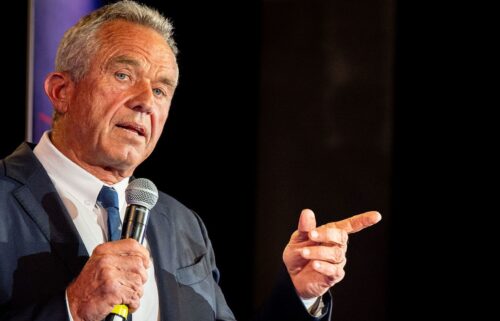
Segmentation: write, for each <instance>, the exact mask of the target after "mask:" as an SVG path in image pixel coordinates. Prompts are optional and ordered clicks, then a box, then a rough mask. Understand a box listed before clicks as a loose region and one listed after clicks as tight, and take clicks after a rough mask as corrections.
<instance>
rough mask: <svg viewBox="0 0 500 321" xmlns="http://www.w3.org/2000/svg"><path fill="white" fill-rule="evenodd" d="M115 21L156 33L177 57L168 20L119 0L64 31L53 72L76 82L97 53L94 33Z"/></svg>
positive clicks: (132, 2) (130, 2)
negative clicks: (136, 25) (68, 76)
mask: <svg viewBox="0 0 500 321" xmlns="http://www.w3.org/2000/svg"><path fill="white" fill-rule="evenodd" d="M117 19H120V20H125V21H130V22H133V23H137V24H140V25H143V26H146V27H149V28H151V29H153V30H155V31H157V32H158V33H159V34H160V35H162V36H163V38H164V39H165V40H166V42H167V43H168V45H169V46H170V48H171V49H172V51H173V52H174V54H175V55H177V53H178V49H177V45H176V44H175V40H174V38H173V29H174V27H173V25H172V23H171V22H170V20H169V19H168V18H166V17H164V16H163V15H162V14H160V13H159V12H158V11H156V10H154V9H152V8H149V7H147V6H146V5H143V4H139V3H137V2H134V1H130V0H123V1H119V2H116V3H113V4H109V5H107V6H104V7H102V8H99V9H97V10H95V11H93V12H91V13H89V14H88V15H86V16H85V17H83V18H81V19H80V20H79V21H78V22H77V23H76V24H75V25H74V26H73V27H71V28H70V29H68V31H66V33H65V34H64V36H63V38H62V40H61V42H60V44H59V48H58V49H57V55H56V61H55V67H56V71H58V72H68V73H69V74H70V75H71V78H72V79H73V80H74V81H77V82H78V81H80V80H81V79H82V78H83V77H84V75H85V73H86V72H87V71H88V69H89V64H90V59H91V58H92V56H93V55H94V54H95V53H96V52H97V50H98V49H99V46H100V43H99V40H98V39H97V36H96V35H97V31H98V30H99V29H100V28H101V27H102V26H103V25H104V24H105V23H107V22H109V21H112V20H117Z"/></svg>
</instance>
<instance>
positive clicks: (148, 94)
mask: <svg viewBox="0 0 500 321" xmlns="http://www.w3.org/2000/svg"><path fill="white" fill-rule="evenodd" d="M153 100H154V96H153V90H152V89H151V86H150V84H149V82H148V81H141V82H140V83H137V84H136V86H134V94H133V95H132V98H130V100H129V101H128V104H127V105H128V107H129V108H130V109H133V110H135V111H137V112H140V113H146V114H150V113H151V112H152V110H153Z"/></svg>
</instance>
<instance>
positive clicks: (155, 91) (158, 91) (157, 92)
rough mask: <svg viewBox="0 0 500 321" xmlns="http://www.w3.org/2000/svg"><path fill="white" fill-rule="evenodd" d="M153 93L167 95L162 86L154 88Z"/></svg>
mask: <svg viewBox="0 0 500 321" xmlns="http://www.w3.org/2000/svg"><path fill="white" fill-rule="evenodd" d="M153 94H154V95H155V96H166V94H165V92H164V91H163V90H161V89H160V88H153Z"/></svg>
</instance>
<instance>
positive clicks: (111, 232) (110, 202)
mask: <svg viewBox="0 0 500 321" xmlns="http://www.w3.org/2000/svg"><path fill="white" fill-rule="evenodd" d="M97 202H100V203H101V206H102V207H103V208H105V209H106V212H108V241H116V240H119V239H120V237H121V221H120V211H119V209H118V193H116V191H115V189H114V188H112V187H107V186H103V187H102V188H101V191H100V192H99V196H97Z"/></svg>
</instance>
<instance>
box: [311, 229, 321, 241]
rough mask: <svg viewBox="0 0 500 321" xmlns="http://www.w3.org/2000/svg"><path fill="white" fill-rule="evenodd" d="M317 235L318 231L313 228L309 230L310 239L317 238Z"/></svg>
mask: <svg viewBox="0 0 500 321" xmlns="http://www.w3.org/2000/svg"><path fill="white" fill-rule="evenodd" d="M318 236H319V234H318V232H317V231H316V230H314V231H312V232H311V238H312V239H317V238H318Z"/></svg>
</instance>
